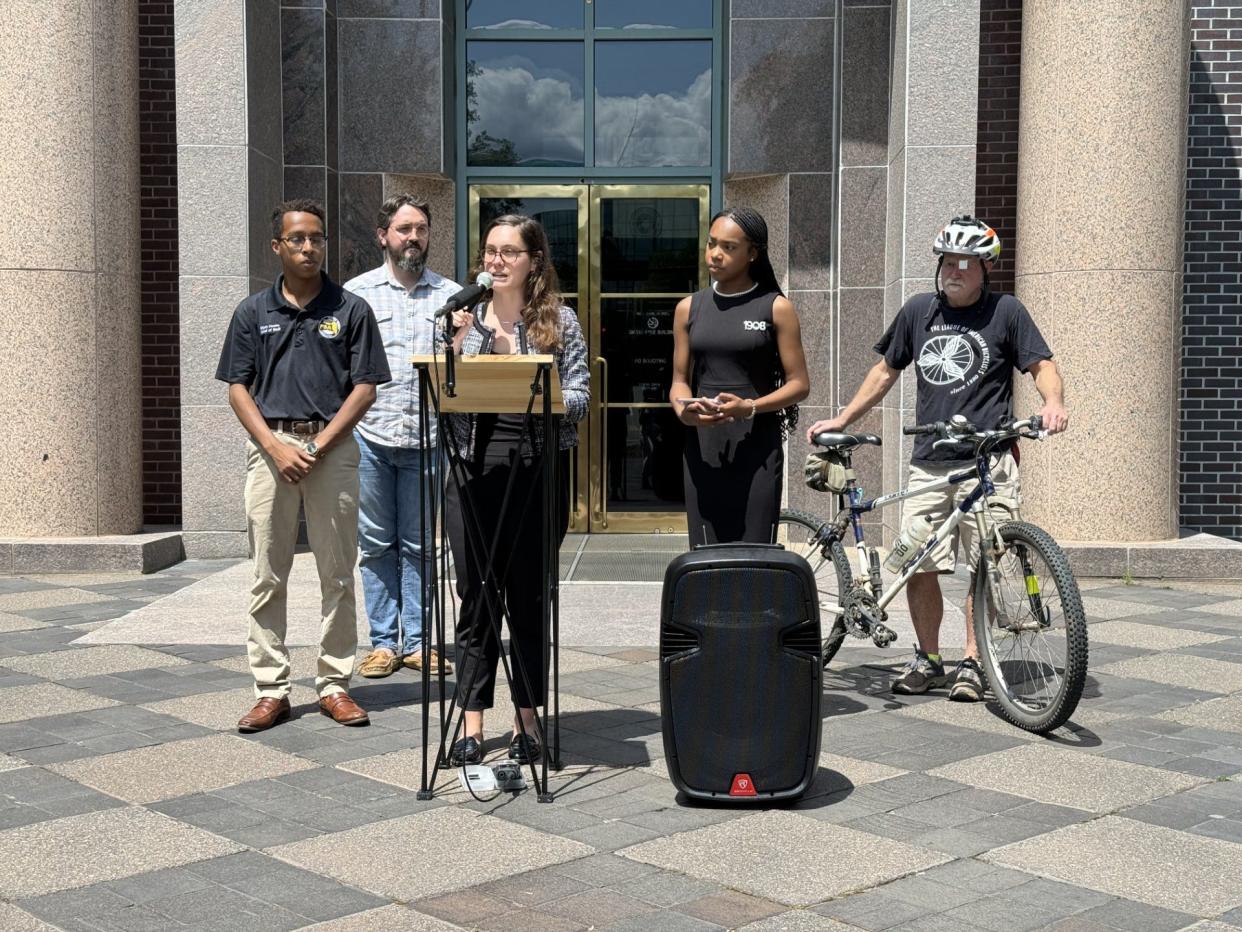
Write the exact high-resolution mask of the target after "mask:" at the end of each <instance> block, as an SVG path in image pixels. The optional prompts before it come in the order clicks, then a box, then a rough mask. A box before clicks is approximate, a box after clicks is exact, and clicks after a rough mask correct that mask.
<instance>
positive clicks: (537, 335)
mask: <svg viewBox="0 0 1242 932" xmlns="http://www.w3.org/2000/svg"><path fill="white" fill-rule="evenodd" d="M501 226H504V227H513V228H515V229H516V230H517V231H518V234H519V235H520V236H521V237H522V244H523V245H524V246H525V247H526V249H527V251H528V252H529V253H530V274H529V275H527V277H526V306H525V307H524V308H522V323H523V324H524V325H525V327H526V335H527V338H528V339H529V340H530V342H531V345H532V346H534V347H535V348H536V349H537V350H539V351H540V352H543V353H551V352H554V351H555V350H559V349H560V348H561V336H562V335H561V287H560V282H559V281H558V280H557V277H556V269H555V267H554V266H553V265H552V250H551V248H550V247H549V246H548V234H547V233H545V232H544V229H543V224H541V223H540V222H539V221H538V220H535V219H534V218H532V217H527V216H526V215H524V214H504V215H503V216H500V217H497V218H496V219H495V220H493V221H491V222H490V223H489V224H488V225H487V228H486V229H485V230H484V231H483V235H482V236H481V237H479V255H478V256H477V257H476V258H475V262H474V268H473V269H471V271H470V278H471V280H473V279H474V278H475V277H477V276H478V274H479V272H480V271H481V270H482V268H483V249H484V248H485V247H486V245H487V237H488V235H489V234H490V233H491V232H492V230H494V229H496V227H501Z"/></svg>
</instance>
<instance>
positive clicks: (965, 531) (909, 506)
mask: <svg viewBox="0 0 1242 932" xmlns="http://www.w3.org/2000/svg"><path fill="white" fill-rule="evenodd" d="M969 468H970V467H969V466H965V465H957V466H919V465H918V464H916V463H911V464H910V481H909V484H908V486H907V488H909V489H912V490H913V489H917V488H919V487H920V486H924V485H929V484H931V483H933V482H937V481H939V480H941V479H944V478H946V477H948V476H951V475H953V474H954V473H958V472H961V471H962V470H963V469H969ZM978 484H979V480H978V479H970V480H967V481H966V482H961V483H959V484H957V485H951V486H949V487H948V488H947V489H934V490H932V491H930V492H924V493H921V494H916V495H912V496H910V497H909V498H907V499H905V500H904V501H903V502H902V508H901V526H902V530H904V529H905V528H906V527H907V526H908V525H909V523H910V521H911V520H912V519H913V518H914V517H915V516H916V515H923V516H924V517H925V518H927V520H928V521H930V522H931V524H932V530H933V533H934V531H935V529H936V528H938V527H940V524H941V523H942V522H943V521H944V519H945V518H947V517H948V516H949V512H950V511H952V510H953V509H954V508H955V507H957V506H958V505H959V504H961V502H962V500H963V499H965V498H966V496H967V495H969V494H970V493H971V491H972V490H973V489H974V488H975V486H977V485H978ZM992 484H993V485H994V486H996V492H995V493H994V494H993V495H990V496H989V497H988V502H989V504H990V505H991V508H992V517H993V520H995V521H998V522H1001V521H1016V520H1020V518H1021V515H1020V509H1021V506H1022V489H1021V484H1020V483H1019V481H1018V463H1017V461H1016V460H1015V459H1014V456H1013V454H1012V453H1010V452H1005V453H1002V454H1000V455H997V456H993V457H992ZM978 537H979V533H978V528H977V527H976V526H975V518H974V516H973V515H969V514H968V515H966V516H965V517H963V518H962V520H961V522H960V523H959V524H958V526H957V527H956V528H954V529H953V533H952V534H950V535H949V536H948V537H947V538H946V539H945V540H944V541H943V542H941V543H940V544H939V545H938V546H936V547H935V548H934V549H933V550H932V552H931V553H929V554H928V555H927V556H926V557H925V558H924V559H923V562H922V563H921V564H919V572H920V573H952V572H953V571H954V570H955V569H956V568H957V550H958V542H959V539H960V541H961V543H962V544H963V545H964V546H965V551H964V553H965V559H966V561H967V562H968V563H969V564H970V565H971V566H974V563H975V557H976V554H977V553H978V551H979V542H978Z"/></svg>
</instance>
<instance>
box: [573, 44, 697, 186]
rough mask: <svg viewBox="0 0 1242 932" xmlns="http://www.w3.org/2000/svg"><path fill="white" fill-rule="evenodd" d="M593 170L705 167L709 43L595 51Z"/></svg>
mask: <svg viewBox="0 0 1242 932" xmlns="http://www.w3.org/2000/svg"><path fill="white" fill-rule="evenodd" d="M595 64H596V75H595V88H596V90H595V164H596V165H602V166H616V167H624V168H647V167H653V168H654V167H665V166H697V165H702V166H707V165H710V164H711V158H712V150H711V130H712V70H711V43H710V42H697V41H696V42H630V41H625V42H600V43H597V44H596V47H595Z"/></svg>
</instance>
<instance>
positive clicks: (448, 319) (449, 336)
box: [444, 311, 457, 398]
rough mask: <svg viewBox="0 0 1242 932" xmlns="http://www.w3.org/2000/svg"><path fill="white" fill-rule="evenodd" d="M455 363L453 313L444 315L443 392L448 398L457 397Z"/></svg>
mask: <svg viewBox="0 0 1242 932" xmlns="http://www.w3.org/2000/svg"><path fill="white" fill-rule="evenodd" d="M456 364H457V360H456V357H455V355H454V353H453V314H452V312H451V311H450V312H449V313H447V314H445V315H444V394H445V395H447V396H448V397H449V398H456V397H457V370H456V369H455V368H454V367H455V366H456Z"/></svg>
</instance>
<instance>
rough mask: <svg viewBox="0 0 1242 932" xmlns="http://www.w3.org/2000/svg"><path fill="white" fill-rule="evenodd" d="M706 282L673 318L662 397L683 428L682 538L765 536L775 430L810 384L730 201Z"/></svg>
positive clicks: (747, 212)
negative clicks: (668, 377) (685, 534)
mask: <svg viewBox="0 0 1242 932" xmlns="http://www.w3.org/2000/svg"><path fill="white" fill-rule="evenodd" d="M707 270H708V272H709V274H710V275H711V278H712V286H711V287H710V288H705V289H703V290H702V291H699V292H696V293H695V294H692V295H691V296H690V297H688V298H683V299H682V300H681V302H680V303H678V305H677V310H676V312H675V314H674V318H673V385H672V388H671V389H670V391H669V400H670V401H671V402H672V404H673V410H674V411H676V413H677V416H678V417H679V418H680V419H681V422H682V423H683V424H685V425H686V426H687V427H690V428H692V429H691V430H688V431H687V432H686V452H685V468H686V521H687V525H688V530H689V532H690V545H691V546H699V545H702V544H714V543H726V542H729V541H751V542H756V543H771V542H772V541H773V540H774V539H775V535H776V522H777V519H778V518H779V517H780V508H781V477H782V474H783V472H784V466H785V455H784V451H783V449H782V441H783V439H784V436H785V435H786V434H787V433H788V432H789V430H790V429H791V428H792V427H793V426H794V423H795V422H796V421H797V412H798V409H797V403H798V402H799V401H801V400H802V399H804V398H805V397H806V396H807V395H808V394H809V393H810V390H811V382H810V378H809V376H808V375H807V371H806V358H805V356H804V355H803V352H802V333H801V329H800V327H799V326H798V315H797V312H795V311H794V306H793V304H791V303H790V302H789V299H788V298H786V297H785V295H784V294H783V293H782V292H781V288H780V285H779V284H778V283H777V281H776V273H775V272H774V271H773V270H772V263H771V261H769V259H768V226H767V224H766V223H765V222H764V219H763V217H762V216H760V214H759V213H758V211H755V210H751V209H750V208H747V207H730V208H726V209H725V210H722V211H721V212H720V213H718V214H716V216H715V217H713V218H712V225H711V229H710V231H709V233H708V237H707Z"/></svg>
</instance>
